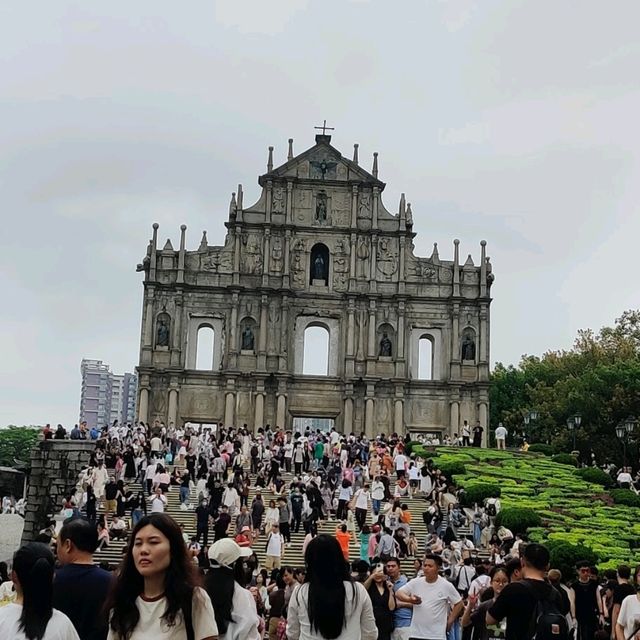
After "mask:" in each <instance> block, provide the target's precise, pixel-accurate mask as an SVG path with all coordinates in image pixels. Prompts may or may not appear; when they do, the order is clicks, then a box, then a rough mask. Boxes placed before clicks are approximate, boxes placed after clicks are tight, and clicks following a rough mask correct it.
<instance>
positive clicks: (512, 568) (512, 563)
mask: <svg viewBox="0 0 640 640" xmlns="http://www.w3.org/2000/svg"><path fill="white" fill-rule="evenodd" d="M504 568H505V569H506V571H507V575H508V576H509V582H511V579H512V578H513V574H514V573H515V572H516V571H520V569H522V562H521V561H520V558H511V560H509V562H507V563H505V565H504Z"/></svg>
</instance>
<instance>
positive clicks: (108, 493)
mask: <svg viewBox="0 0 640 640" xmlns="http://www.w3.org/2000/svg"><path fill="white" fill-rule="evenodd" d="M117 493H118V485H117V484H116V483H115V482H107V484H106V485H105V488H104V497H105V498H106V499H107V500H115V499H116V495H117Z"/></svg>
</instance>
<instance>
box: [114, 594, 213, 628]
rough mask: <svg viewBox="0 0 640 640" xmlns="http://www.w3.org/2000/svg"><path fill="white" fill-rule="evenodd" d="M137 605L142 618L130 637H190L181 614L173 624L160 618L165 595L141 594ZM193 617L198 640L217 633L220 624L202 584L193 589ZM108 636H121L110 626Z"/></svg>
mask: <svg viewBox="0 0 640 640" xmlns="http://www.w3.org/2000/svg"><path fill="white" fill-rule="evenodd" d="M136 606H137V607H138V611H139V612H140V620H139V621H138V624H137V625H136V628H135V629H134V630H133V633H132V634H131V637H130V639H129V640H187V630H186V628H185V626H184V621H183V620H182V616H181V615H180V614H178V616H176V624H174V625H173V626H172V627H169V626H167V624H166V623H165V621H164V620H162V619H161V617H162V614H163V613H164V611H165V609H166V608H167V600H166V598H164V597H162V598H159V599H157V600H153V601H147V600H143V599H142V598H141V597H140V596H138V598H137V599H136ZM191 619H192V621H193V633H194V638H195V640H204V638H210V637H211V636H217V635H218V626H217V625H216V618H215V614H214V612H213V606H212V605H211V600H210V599H209V595H208V594H207V592H206V591H205V590H204V589H201V588H200V587H196V588H195V589H194V591H193V611H192V615H191ZM107 640H121V639H120V638H119V637H118V635H116V634H115V633H114V632H113V630H112V629H111V627H109V635H108V636H107Z"/></svg>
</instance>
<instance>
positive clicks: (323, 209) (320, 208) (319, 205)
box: [316, 193, 327, 222]
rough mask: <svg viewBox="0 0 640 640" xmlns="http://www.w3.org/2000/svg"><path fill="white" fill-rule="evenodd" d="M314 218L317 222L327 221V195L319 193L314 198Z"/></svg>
mask: <svg viewBox="0 0 640 640" xmlns="http://www.w3.org/2000/svg"><path fill="white" fill-rule="evenodd" d="M316 220H317V221H318V222H326V221H327V195H326V194H325V193H319V194H318V197H317V198H316Z"/></svg>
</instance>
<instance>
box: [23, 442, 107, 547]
mask: <svg viewBox="0 0 640 640" xmlns="http://www.w3.org/2000/svg"><path fill="white" fill-rule="evenodd" d="M95 446H96V445H95V442H92V441H84V440H41V441H40V442H38V443H37V445H36V446H35V447H34V448H33V449H32V450H31V474H30V476H29V486H28V489H27V508H26V511H25V518H24V520H25V522H24V531H23V533H22V541H23V542H28V541H30V540H33V539H34V538H35V537H36V536H37V535H38V531H40V529H42V528H43V527H44V526H45V525H46V522H47V520H48V519H49V518H50V517H51V516H52V515H53V514H55V513H57V512H58V511H60V509H61V507H62V500H63V497H64V496H65V495H66V494H68V493H70V492H72V491H74V488H75V486H76V483H77V481H78V475H79V473H80V470H81V469H82V467H83V466H87V465H88V464H89V458H90V457H91V453H92V451H93V450H94V449H95Z"/></svg>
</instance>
